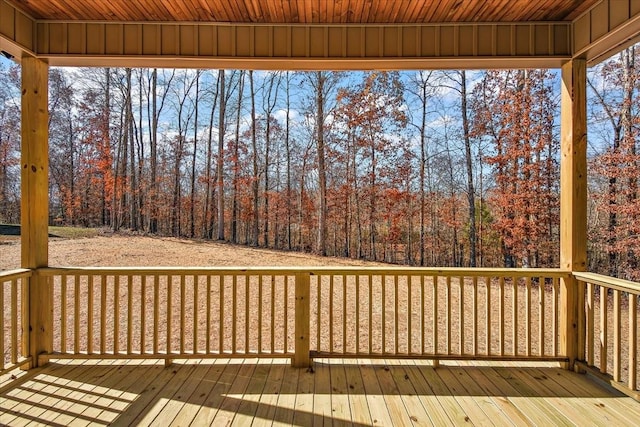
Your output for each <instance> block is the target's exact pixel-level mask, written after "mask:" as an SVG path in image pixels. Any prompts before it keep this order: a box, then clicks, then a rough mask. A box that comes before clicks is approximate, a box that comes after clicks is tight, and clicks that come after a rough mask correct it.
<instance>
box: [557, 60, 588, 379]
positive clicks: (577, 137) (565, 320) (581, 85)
mask: <svg viewBox="0 0 640 427" xmlns="http://www.w3.org/2000/svg"><path fill="white" fill-rule="evenodd" d="M586 73H587V66H586V61H585V60H583V59H573V60H572V61H569V62H567V63H565V64H564V65H563V66H562V94H561V96H562V97H561V128H560V133H561V159H560V268H562V269H564V270H568V271H584V270H585V269H586V268H587V104H586V102H587V97H586V94H587V90H586V87H587V84H586V82H587V80H586ZM560 285H561V288H560V337H559V338H560V351H561V353H562V355H565V356H567V357H568V359H569V363H568V366H567V367H568V368H570V369H571V368H573V363H574V362H575V360H576V359H577V358H579V355H580V354H581V353H584V349H582V351H581V349H580V348H579V342H581V341H582V340H580V337H579V328H578V323H579V319H580V316H581V315H584V313H582V312H581V311H580V307H581V305H583V304H584V298H583V299H582V301H581V300H580V298H579V296H580V294H581V293H580V292H579V289H578V284H577V283H576V281H575V279H573V278H572V277H570V278H566V279H562V281H561V284H560Z"/></svg>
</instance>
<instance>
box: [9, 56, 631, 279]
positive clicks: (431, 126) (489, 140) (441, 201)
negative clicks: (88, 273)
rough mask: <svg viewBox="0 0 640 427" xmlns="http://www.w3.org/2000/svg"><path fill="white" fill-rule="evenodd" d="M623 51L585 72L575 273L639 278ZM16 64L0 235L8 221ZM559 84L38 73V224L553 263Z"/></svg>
mask: <svg viewBox="0 0 640 427" xmlns="http://www.w3.org/2000/svg"><path fill="white" fill-rule="evenodd" d="M637 59H640V58H639V57H638V54H637V53H636V49H634V48H629V49H627V50H625V51H624V52H622V53H621V54H620V55H618V56H616V57H614V58H611V59H610V60H608V61H606V62H604V63H603V64H601V65H599V66H597V67H595V68H592V69H590V70H589V75H588V80H589V82H588V85H589V141H590V145H589V147H590V149H589V157H590V158H589V161H590V169H589V174H590V175H589V192H590V196H589V212H588V214H589V233H590V235H589V236H590V245H589V259H590V269H591V270H592V271H597V272H602V273H606V274H611V275H614V276H618V277H624V278H631V279H638V278H640V265H638V262H637V258H638V255H639V254H638V252H639V251H640V245H639V243H640V242H639V240H640V230H639V229H640V222H639V221H637V220H636V219H637V217H638V212H640V198H639V194H638V176H639V175H640V174H639V173H638V172H640V171H639V170H638V168H639V167H640V159H639V158H638V152H637V148H636V147H637V145H638V129H639V126H640V121H639V114H640V76H639V74H638V67H640V64H638V65H636V62H638V61H636V60H637ZM18 67H19V66H18V65H15V64H10V63H8V62H4V63H3V66H2V69H1V70H0V80H1V81H0V222H5V223H18V222H19V220H20V218H19V214H20V200H19V198H20V191H19V187H20V184H19V180H20V171H19V155H20V151H19V144H20V114H19V111H20V105H19V103H20V72H19V68H18ZM558 74H559V72H558V71H555V70H488V71H473V72H471V71H466V72H465V71H414V72H358V73H354V72H350V73H342V72H326V71H322V72H261V71H260V72H259V71H244V70H177V69H176V70H171V69H129V68H111V69H98V68H92V69H65V68H51V70H50V89H49V109H50V116H49V131H50V134H49V138H50V200H51V203H50V215H51V223H55V224H64V225H77V226H85V227H105V228H109V229H111V230H114V231H123V230H127V231H130V232H139V233H150V234H158V235H171V236H178V237H186V238H203V239H216V240H224V241H229V242H233V243H238V244H246V245H252V246H260V247H269V248H276V249H284V250H297V251H312V252H315V253H319V254H322V255H329V256H345V257H353V258H361V259H370V260H380V261H387V262H393V263H404V264H411V265H424V266H485V267H487V266H506V267H555V266H557V265H558V262H559V261H558V253H559V250H558V246H559V87H560V84H559V75H558Z"/></svg>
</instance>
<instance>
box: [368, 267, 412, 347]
mask: <svg viewBox="0 0 640 427" xmlns="http://www.w3.org/2000/svg"><path fill="white" fill-rule="evenodd" d="M412 285H413V276H411V275H407V329H408V333H407V336H408V339H407V354H411V352H412V351H411V350H412V348H411V343H412V342H413V338H412V331H411V329H412V328H411V318H412V317H413V304H412V301H413V298H412V295H411V290H412V289H411V288H412V287H413V286H412ZM369 329H371V328H369Z"/></svg>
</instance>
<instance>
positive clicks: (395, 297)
mask: <svg viewBox="0 0 640 427" xmlns="http://www.w3.org/2000/svg"><path fill="white" fill-rule="evenodd" d="M398 286H399V285H398V275H397V274H394V275H393V289H394V291H393V307H394V308H393V313H394V322H393V325H394V327H395V332H394V335H393V353H394V354H398V353H399V351H398V342H399V324H398V320H399V313H398V311H399V309H400V298H398Z"/></svg>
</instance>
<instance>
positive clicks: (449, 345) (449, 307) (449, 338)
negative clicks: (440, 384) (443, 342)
mask: <svg viewBox="0 0 640 427" xmlns="http://www.w3.org/2000/svg"><path fill="white" fill-rule="evenodd" d="M445 326H446V328H447V354H451V276H447V321H446V323H445Z"/></svg>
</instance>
